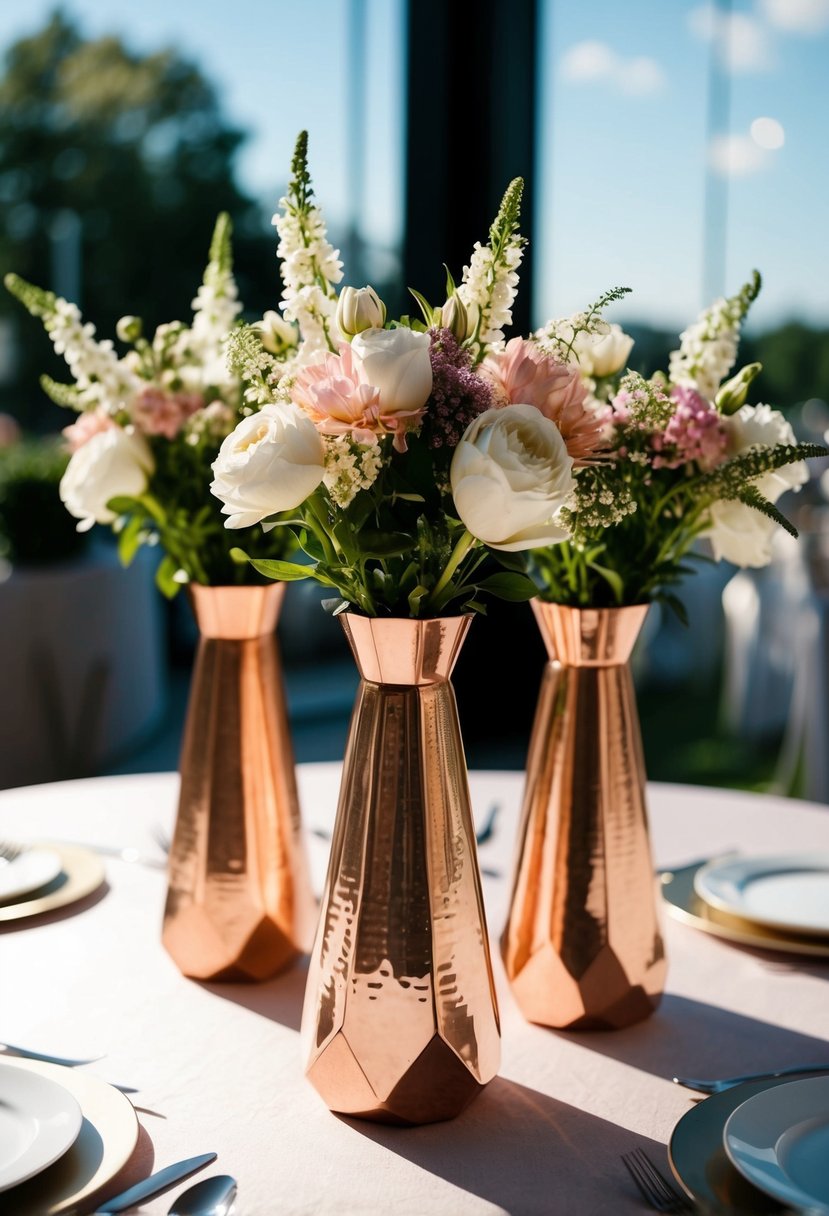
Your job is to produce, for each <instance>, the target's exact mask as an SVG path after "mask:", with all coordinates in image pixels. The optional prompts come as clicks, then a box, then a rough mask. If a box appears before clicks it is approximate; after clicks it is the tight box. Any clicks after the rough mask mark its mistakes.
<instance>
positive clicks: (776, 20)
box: [760, 0, 829, 34]
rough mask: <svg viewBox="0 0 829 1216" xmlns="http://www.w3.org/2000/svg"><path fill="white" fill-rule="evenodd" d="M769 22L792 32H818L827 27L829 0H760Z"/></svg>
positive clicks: (828, 25) (761, 7)
mask: <svg viewBox="0 0 829 1216" xmlns="http://www.w3.org/2000/svg"><path fill="white" fill-rule="evenodd" d="M760 11H761V12H762V13H763V16H764V17H765V18H766V20H767V21H768V22H769V23H770V24H771V25H774V26H776V27H777V28H778V29H780V30H786V31H787V32H789V33H792V34H819V33H821V31H822V30H825V29H826V28H827V27H829V0H760Z"/></svg>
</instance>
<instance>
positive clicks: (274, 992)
mask: <svg viewBox="0 0 829 1216" xmlns="http://www.w3.org/2000/svg"><path fill="white" fill-rule="evenodd" d="M307 979H308V957H307V955H303V957H302V958H299V959H297V961H296V963H294V965H293V966H292V967H289V968H288V970H287V971H283V972H282V973H281V974H280V975H277V976H275V978H274V979H272V980H265V981H264V982H263V983H261V984H226V983H221V984H212V983H202V984H201V987H202V988H205V989H206V990H207V991H208V992H212V993H213V995H214V996H220V997H222V998H223V999H224V1000H226V1001H233V1003H234V1004H236V1005H241V1006H242V1007H243V1008H245V1009H250V1010H251V1011H252V1012H253V1013H258V1014H259V1015H260V1017H263V1018H270V1020H271V1021H272V1022H279V1023H280V1025H282V1026H286V1027H287V1028H288V1029H289V1030H296V1031H298V1030H299V1027H300V1023H301V1021H302V1002H303V1000H304V997H305V983H306V980H307Z"/></svg>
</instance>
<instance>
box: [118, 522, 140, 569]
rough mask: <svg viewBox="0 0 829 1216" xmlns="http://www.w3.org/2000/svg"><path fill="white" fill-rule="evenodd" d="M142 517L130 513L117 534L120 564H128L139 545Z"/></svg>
mask: <svg viewBox="0 0 829 1216" xmlns="http://www.w3.org/2000/svg"><path fill="white" fill-rule="evenodd" d="M143 528H144V519H143V516H141V515H131V516H130V518H129V520H128V521H127V523H126V524H125V526H124V527H123V528H122V529H121V531H120V532H119V534H118V557H119V559H120V562H121V565H122V566H129V564H130V563H131V561H132V559H133V558H134V557H135V555H136V553H137V552H138V550H139V548H140V547H141V533H142V531H143Z"/></svg>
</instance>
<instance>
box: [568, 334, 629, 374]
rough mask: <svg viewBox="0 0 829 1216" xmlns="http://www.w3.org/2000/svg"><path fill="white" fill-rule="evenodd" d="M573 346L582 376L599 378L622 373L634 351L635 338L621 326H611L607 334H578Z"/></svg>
mask: <svg viewBox="0 0 829 1216" xmlns="http://www.w3.org/2000/svg"><path fill="white" fill-rule="evenodd" d="M573 345H574V349H575V352H576V354H577V355H578V360H579V370H580V371H581V372H582V374H583V375H585V376H594V377H597V378H598V377H601V376H613V375H614V374H615V373H616V372H618V371H621V369H622V368H623V367H624V366H625V364H626V363H627V359H628V355H629V354H630V352H631V350H632V349H633V338H631V337H630V336H629V335H628V334H626V333H625V332H624V330H623V329H622V327H621V326H620V325H610V326H608V329H607V332H606V333H597V334H589V333H584V332H582V333H580V334H578V335H577V337H576V340H575V342H574V344H573Z"/></svg>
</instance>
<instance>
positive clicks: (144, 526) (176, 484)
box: [5, 214, 290, 596]
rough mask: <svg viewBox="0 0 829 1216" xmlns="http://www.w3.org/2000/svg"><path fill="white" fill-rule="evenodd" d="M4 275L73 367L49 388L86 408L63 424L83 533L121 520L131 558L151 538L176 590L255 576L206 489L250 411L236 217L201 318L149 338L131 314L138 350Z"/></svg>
mask: <svg viewBox="0 0 829 1216" xmlns="http://www.w3.org/2000/svg"><path fill="white" fill-rule="evenodd" d="M5 282H6V286H7V288H8V289H9V291H11V292H12V294H13V295H15V296H16V297H17V298H18V299H19V300H20V301H21V302H22V303H23V305H24V306H25V307H26V308H27V309H28V311H29V312H30V313H31V314H32V315H33V316H36V317H39V318H40V319H41V321H42V322H43V325H44V327H45V329H46V331H47V333H48V335H49V337H50V339H51V341H52V344H53V346H54V348H55V351H56V352H57V353H58V354H59V355H62V356H63V358H64V359H65V360H66V363H67V364H68V366H69V370H70V372H71V373H72V377H73V383H72V384H58V383H56V382H55V381H53V380H52V379H50V378H49V377H48V376H44V377H42V378H41V384H42V386H43V388H44V390H45V391H46V393H47V394H48V395H49V396H50V397H51V399H52V400H53V401H55V402H56V403H57V404H58V405H61V406H66V407H68V408H70V409H72V410H75V411H76V412H77V413H78V418H77V420H76V421H75V422H73V423H72V424H70V425H69V426H67V427H66V428H65V429H64V431H63V434H64V437H65V439H66V441H67V446H68V448H69V451H70V453H71V457H70V459H69V463H68V466H67V467H66V470H65V472H64V474H63V476H62V478H61V481H60V497H61V499H62V500H63V503H64V505H65V507H66V508H67V510H68V511H69V513H70V514H71V515H73V516H74V517H75V518H76V519H77V520H78V524H77V530H78V531H79V532H85V531H87V530H88V529H90V528H91V527H93V525H94V524H96V523H97V524H104V525H109V526H110V527H112V528H113V529H114V531H115V532H116V533H117V535H118V548H119V553H120V555H121V559H122V561H123V562H124V563H125V564H127V563H129V562H130V561H131V560H132V558H133V557H134V556H135V553H136V552H137V550H138V548H139V547H140V546H141V545H142V544H160V546H161V548H162V549H163V550H164V557H163V559H162V560H161V562H160V563H159V566H158V570H157V573H156V582H157V583H158V586H159V587H160V589H161V590H162V591H163V592H164V593H165V594H166V595H168V596H172V595H175V594H176V592H177V591H178V590H179V589H180V587H181V586H182V585H183V584H185V583H188V582H191V581H192V582H196V583H202V584H207V585H223V584H230V583H240V582H245V581H250V580H251V578H254V579H255V578H256V577H257V576H256V574H255V572H254V571H253V570H252V569H250V568H248V570H247V571H246V570H245V568H244V567H243V566H240V565H239V563H237V562H234V561H233V560H231V558H230V550H231V548H232V543H231V540H230V538H229V536H228V533H227V532H226V530H225V528H224V526H223V519H222V516H221V513H220V511H219V509H218V504H217V503H216V501H215V499H214V498H212V497H211V495H210V494H209V493H207V483H208V481H209V470H210V466H211V463H212V461H213V460H214V458H215V456H216V454H217V452H218V449H219V446H220V444H221V443H222V441H223V440H224V438H225V436H226V435H228V434H229V433H230V432H231V431H232V430H233V428H234V427H235V426H236V424H237V423H238V421H239V419H240V417H242V415H243V412H244V409H245V406H244V402H243V398H242V387H241V385H240V383H239V380H238V379H237V378H236V377H235V376H234V375H233V374H232V373H231V372H230V371H229V370H228V367H227V359H226V347H227V343H228V339H229V336H230V333H231V331H232V329H233V327H234V325H235V323H236V318H237V316H238V314H239V312H240V311H241V305H240V303H239V301H238V298H237V289H236V284H235V281H234V278H233V267H232V248H231V224H230V219H229V217H228V216H227V215H224V214H223V215H221V216H219V218H218V220H217V222H216V227H215V230H214V233H213V239H212V241H211V246H210V256H209V262H208V265H207V268H206V270H205V273H204V279H203V282H202V284H201V286H200V287H199V289H198V293H197V295H196V298H195V299H194V301H193V319H192V322H191V324H190V325H189V326H187V325H185V324H183V323H182V322H179V321H174V322H172V323H169V324H164V325H160V326H159V327H158V328H157V329H156V331H155V334H154V335H153V337H152V339H151V340H149V339H147V338H145V337H144V336H143V326H142V322H141V320H140V319H139V318H138V317H132V316H126V317H122V319H121V320H120V321H119V322H118V326H117V337H118V338H119V340H120V341H121V342H123V343H125V344H128V345H129V346H130V348H131V349H130V350H128V351H127V352H126V353H125V354H124V355H122V356H119V355H118V354H117V352H116V350H115V346H114V344H113V342H111V341H110V340H108V339H103V340H101V339H98V338H96V336H95V327H94V325H92V324H91V323H89V322H86V323H85V322H84V321H83V319H82V317H81V314H80V311H79V309H78V308H77V306H76V305H75V304H72V303H70V302H69V301H67V300H64V299H61V298H60V297H59V296H55V295H54V294H53V293H52V292H48V291H43V290H42V289H40V288H39V287H35V286H33V285H32V284H30V283H27V282H25V281H24V280H23V279H21V278H19V277H18V276H17V275H13V274H10V275H7V276H6V280H5ZM289 541H290V537H289V536H287V535H285V534H280V533H275V534H273V535H271V536H261V537H257V538H255V542H254V544H255V548H256V550H257V552H259V553H261V554H263V555H267V556H284V555H285V553H286V552H287V551H288V544H289Z"/></svg>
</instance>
